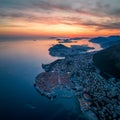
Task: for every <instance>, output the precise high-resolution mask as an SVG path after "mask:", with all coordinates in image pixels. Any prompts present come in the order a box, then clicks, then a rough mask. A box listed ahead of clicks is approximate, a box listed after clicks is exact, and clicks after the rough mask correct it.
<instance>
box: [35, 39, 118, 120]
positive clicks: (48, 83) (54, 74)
mask: <svg viewBox="0 0 120 120" xmlns="http://www.w3.org/2000/svg"><path fill="white" fill-rule="evenodd" d="M108 38H109V37H108ZM110 38H111V37H110ZM100 39H101V38H100ZM93 40H95V42H98V41H99V40H96V38H95V39H92V40H91V41H92V42H93ZM99 42H100V41H99ZM102 43H103V42H102ZM81 49H82V51H84V52H81ZM88 49H93V48H89V47H88V46H71V47H70V48H69V47H66V46H64V45H62V44H57V45H54V46H53V47H51V48H50V49H49V52H50V54H51V55H52V56H60V57H61V56H62V57H64V58H63V59H58V60H56V61H54V62H52V63H50V64H42V68H43V69H44V71H45V72H43V73H40V74H39V75H38V76H37V77H36V81H35V88H36V89H37V90H38V91H39V92H40V93H41V94H42V95H45V96H46V97H48V98H50V99H54V98H56V97H57V91H59V89H66V90H68V91H69V93H70V92H71V94H74V96H75V97H77V99H78V101H79V105H80V111H81V112H82V113H83V114H84V115H85V116H86V118H87V119H90V120H114V119H115V120H119V118H120V77H119V75H120V74H119V73H120V45H114V46H112V47H109V48H106V49H103V50H102V51H94V52H87V50H88ZM72 51H74V52H75V54H73V53H74V52H72ZM101 73H104V74H101ZM65 96H66V97H67V98H69V95H65Z"/></svg>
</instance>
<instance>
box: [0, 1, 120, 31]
mask: <svg viewBox="0 0 120 120" xmlns="http://www.w3.org/2000/svg"><path fill="white" fill-rule="evenodd" d="M0 3H1V4H0V19H8V20H12V19H19V20H23V21H26V22H36V23H40V24H48V25H49V24H53V25H54V24H66V25H79V26H81V25H82V26H88V27H89V26H91V27H94V28H96V29H97V30H102V29H120V27H119V26H120V7H119V4H120V1H119V0H114V1H113V0H109V1H106V0H101V1H100V0H89V1H85V0H64V1H63V0H0ZM100 19H101V20H100ZM108 19H109V21H108ZM11 27H12V26H11ZM18 27H19V25H18Z"/></svg>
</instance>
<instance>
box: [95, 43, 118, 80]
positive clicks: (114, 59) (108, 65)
mask: <svg viewBox="0 0 120 120" xmlns="http://www.w3.org/2000/svg"><path fill="white" fill-rule="evenodd" d="M93 61H94V63H95V65H96V66H97V67H98V68H99V69H100V70H101V72H102V73H103V74H104V75H108V76H109V75H112V76H114V77H117V78H120V44H118V45H114V46H111V47H109V48H107V49H104V50H102V51H100V52H97V53H96V54H95V55H94V56H93Z"/></svg>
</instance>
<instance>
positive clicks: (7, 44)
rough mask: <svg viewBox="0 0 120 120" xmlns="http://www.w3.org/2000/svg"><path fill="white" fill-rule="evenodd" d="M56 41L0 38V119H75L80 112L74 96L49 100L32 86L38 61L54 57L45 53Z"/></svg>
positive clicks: (38, 65)
mask: <svg viewBox="0 0 120 120" xmlns="http://www.w3.org/2000/svg"><path fill="white" fill-rule="evenodd" d="M56 43H57V41H55V40H37V41H33V40H19V41H15V40H14V41H2V42H0V120H22V119H23V120H75V119H77V118H78V117H79V116H80V111H79V109H80V108H79V103H78V101H77V99H76V98H75V97H73V98H71V99H63V98H57V99H55V100H53V101H51V100H49V99H47V98H46V97H44V96H41V95H40V94H39V93H38V92H37V91H36V90H35V88H34V81H35V77H36V75H37V74H39V73H40V72H42V71H43V70H42V68H41V64H42V63H50V62H52V61H54V60H56V59H57V58H55V57H51V56H50V55H49V53H48V48H49V47H50V46H51V45H53V44H56ZM71 44H88V41H79V42H78V43H71ZM69 45H70V44H67V46H69ZM89 45H90V46H92V44H89ZM97 48H99V46H96V49H97Z"/></svg>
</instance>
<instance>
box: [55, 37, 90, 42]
mask: <svg viewBox="0 0 120 120" xmlns="http://www.w3.org/2000/svg"><path fill="white" fill-rule="evenodd" d="M82 39H90V38H89V37H74V38H56V40H57V41H58V42H59V43H71V42H75V41H76V42H77V40H82Z"/></svg>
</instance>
